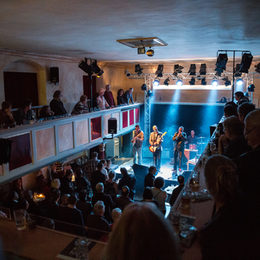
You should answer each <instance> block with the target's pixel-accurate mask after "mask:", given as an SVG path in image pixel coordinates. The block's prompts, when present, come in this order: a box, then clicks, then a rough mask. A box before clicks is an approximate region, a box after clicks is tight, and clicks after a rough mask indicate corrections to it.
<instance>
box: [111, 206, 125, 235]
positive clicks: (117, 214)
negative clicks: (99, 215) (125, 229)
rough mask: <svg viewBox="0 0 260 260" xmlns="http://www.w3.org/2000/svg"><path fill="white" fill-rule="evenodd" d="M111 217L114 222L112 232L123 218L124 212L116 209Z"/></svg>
mask: <svg viewBox="0 0 260 260" xmlns="http://www.w3.org/2000/svg"><path fill="white" fill-rule="evenodd" d="M111 215H112V220H113V223H112V225H111V230H113V229H114V228H115V227H116V225H117V223H118V221H119V219H120V218H121V215H122V210H121V209H120V208H114V209H113V210H112V213H111Z"/></svg>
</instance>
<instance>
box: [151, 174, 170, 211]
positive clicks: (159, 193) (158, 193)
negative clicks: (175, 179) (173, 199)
mask: <svg viewBox="0 0 260 260" xmlns="http://www.w3.org/2000/svg"><path fill="white" fill-rule="evenodd" d="M163 187H164V178H162V177H157V178H156V179H155V181H154V187H152V193H153V198H154V200H155V201H157V203H158V207H159V210H160V211H161V212H162V213H163V214H164V215H165V213H166V207H165V202H166V199H167V193H166V191H164V190H162V188H163Z"/></svg>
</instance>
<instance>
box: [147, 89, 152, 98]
mask: <svg viewBox="0 0 260 260" xmlns="http://www.w3.org/2000/svg"><path fill="white" fill-rule="evenodd" d="M152 95H153V92H152V90H151V89H149V90H148V91H147V96H148V97H151V96H152Z"/></svg>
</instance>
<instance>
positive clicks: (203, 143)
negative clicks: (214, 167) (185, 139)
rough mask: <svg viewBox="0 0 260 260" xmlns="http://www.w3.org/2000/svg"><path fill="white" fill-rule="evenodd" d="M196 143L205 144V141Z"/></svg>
mask: <svg viewBox="0 0 260 260" xmlns="http://www.w3.org/2000/svg"><path fill="white" fill-rule="evenodd" d="M197 144H206V143H204V142H198V143H197Z"/></svg>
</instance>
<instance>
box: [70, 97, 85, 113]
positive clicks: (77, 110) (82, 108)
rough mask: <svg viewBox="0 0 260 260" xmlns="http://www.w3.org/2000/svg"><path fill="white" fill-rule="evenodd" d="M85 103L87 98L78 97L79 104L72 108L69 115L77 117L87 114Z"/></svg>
mask: <svg viewBox="0 0 260 260" xmlns="http://www.w3.org/2000/svg"><path fill="white" fill-rule="evenodd" d="M87 102H88V97H87V96H86V95H82V96H81V97H80V100H79V102H78V103H77V104H76V105H75V106H74V108H73V110H72V112H71V114H72V115H79V114H84V113H88V112H89V109H88V105H87Z"/></svg>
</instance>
